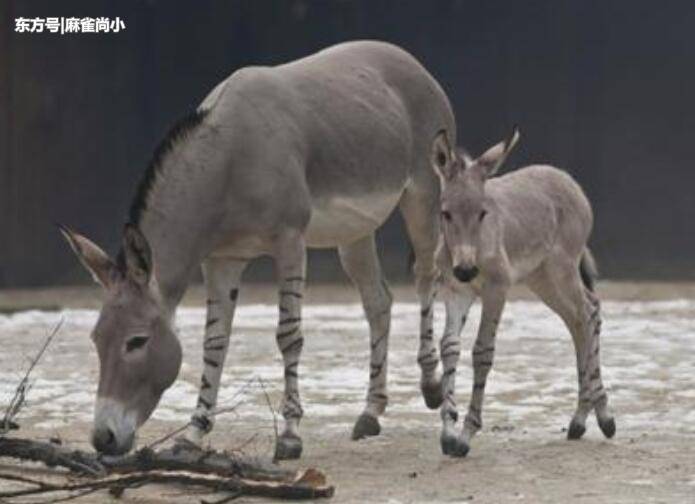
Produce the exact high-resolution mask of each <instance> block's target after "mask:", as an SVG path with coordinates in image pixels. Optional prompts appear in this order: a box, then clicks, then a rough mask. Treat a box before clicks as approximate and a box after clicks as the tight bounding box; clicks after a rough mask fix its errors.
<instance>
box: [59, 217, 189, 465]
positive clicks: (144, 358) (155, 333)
mask: <svg viewBox="0 0 695 504" xmlns="http://www.w3.org/2000/svg"><path fill="white" fill-rule="evenodd" d="M61 231H62V233H63V235H64V236H65V238H66V239H67V241H68V243H70V246H71V247H72V249H73V250H74V251H75V254H77V257H78V258H79V259H80V261H81V262H82V264H83V265H84V266H85V267H86V268H87V270H89V272H90V273H91V274H92V277H93V278H94V280H95V281H96V282H97V283H99V284H101V286H102V287H104V290H105V299H104V304H103V306H102V308H101V313H100V314H99V319H98V321H97V324H96V326H95V327H94V330H93V331H92V340H93V341H94V344H95V345H96V348H97V353H98V355H99V386H98V389H97V400H96V405H95V408H94V430H93V432H92V444H93V445H94V447H95V448H96V449H97V450H98V451H100V452H103V453H107V454H111V455H116V454H122V453H125V452H127V451H129V450H130V449H131V448H132V446H133V441H134V438H135V431H136V430H137V428H138V427H140V425H142V424H143V423H144V422H145V420H147V419H148V418H149V416H150V415H151V414H152V411H153V410H154V408H155V406H156V405H157V403H158V402H159V399H160V397H161V395H162V393H163V392H164V390H166V389H167V388H168V387H169V386H171V384H172V383H173V382H174V380H175V379H176V376H177V375H178V372H179V368H180V367H181V345H180V344H179V341H178V338H177V337H176V334H175V333H174V330H173V327H172V321H171V314H170V313H168V312H167V310H166V309H165V307H164V306H163V304H162V302H161V299H160V295H159V290H158V287H157V283H156V280H155V275H154V271H153V264H152V253H151V251H150V247H149V245H148V243H147V240H146V239H145V237H144V235H143V234H142V233H141V232H140V231H139V230H138V229H137V228H136V227H135V226H132V225H127V226H126V228H125V231H124V234H123V248H122V250H121V253H120V254H119V256H118V258H117V259H116V260H115V261H113V260H112V259H111V258H110V257H109V256H108V255H107V254H106V253H105V252H104V251H103V250H102V249H101V248H99V247H98V246H97V245H95V244H94V243H93V242H91V241H90V240H88V239H87V238H85V237H84V236H81V235H79V234H77V233H75V232H73V231H71V230H69V229H67V228H61Z"/></svg>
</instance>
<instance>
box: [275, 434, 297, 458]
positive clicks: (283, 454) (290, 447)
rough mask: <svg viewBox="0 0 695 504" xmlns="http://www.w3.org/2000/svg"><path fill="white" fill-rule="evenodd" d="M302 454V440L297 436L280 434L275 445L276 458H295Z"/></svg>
mask: <svg viewBox="0 0 695 504" xmlns="http://www.w3.org/2000/svg"><path fill="white" fill-rule="evenodd" d="M301 456H302V440H301V439H300V438H298V437H295V436H280V437H279V438H278V440H277V444H276V445H275V460H295V459H298V458H299V457H301Z"/></svg>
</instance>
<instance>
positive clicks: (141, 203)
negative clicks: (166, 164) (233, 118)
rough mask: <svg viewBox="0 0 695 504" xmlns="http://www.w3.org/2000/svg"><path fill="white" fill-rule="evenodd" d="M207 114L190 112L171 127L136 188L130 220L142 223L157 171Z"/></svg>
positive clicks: (136, 223) (198, 111) (205, 111)
mask: <svg viewBox="0 0 695 504" xmlns="http://www.w3.org/2000/svg"><path fill="white" fill-rule="evenodd" d="M207 114H208V111H207V110H201V109H197V110H194V111H192V112H189V113H188V114H187V115H186V116H184V117H182V118H181V119H179V120H178V121H177V122H176V123H175V124H174V126H172V127H171V129H170V130H169V132H168V133H167V134H166V136H165V137H164V138H163V139H162V141H161V142H160V143H159V145H158V146H157V148H156V149H155V150H154V153H153V154H152V159H151V160H150V163H149V165H148V166H147V169H146V170H145V172H144V173H143V175H142V178H141V179H140V183H139V184H138V187H137V189H136V190H135V196H134V198H133V201H132V203H131V204H130V210H129V211H128V222H130V223H131V224H135V225H136V226H137V225H139V224H140V219H141V217H142V213H143V211H144V210H145V209H146V208H147V196H148V194H149V193H150V191H151V190H152V187H153V186H154V183H155V181H156V180H157V173H158V172H159V170H160V168H161V166H162V160H163V159H164V157H165V156H166V155H167V154H168V153H169V152H170V151H171V149H172V148H173V147H174V145H176V143H177V142H178V141H179V140H181V139H182V138H183V137H184V136H186V135H187V134H188V133H190V132H191V131H192V130H193V129H195V128H196V127H197V126H198V125H199V124H200V123H201V122H203V119H205V116H207Z"/></svg>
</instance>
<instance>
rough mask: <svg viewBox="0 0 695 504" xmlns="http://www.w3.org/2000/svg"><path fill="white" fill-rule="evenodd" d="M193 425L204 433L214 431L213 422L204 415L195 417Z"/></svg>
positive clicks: (192, 420) (192, 421) (192, 419)
mask: <svg viewBox="0 0 695 504" xmlns="http://www.w3.org/2000/svg"><path fill="white" fill-rule="evenodd" d="M191 425H193V426H195V427H197V428H198V429H200V430H202V431H203V432H210V430H211V429H212V422H211V421H210V419H209V418H208V417H205V416H202V415H194V416H193V417H192V418H191Z"/></svg>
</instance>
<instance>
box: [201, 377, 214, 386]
mask: <svg viewBox="0 0 695 504" xmlns="http://www.w3.org/2000/svg"><path fill="white" fill-rule="evenodd" d="M209 388H212V385H211V384H210V382H209V381H208V379H207V377H206V376H205V375H203V377H202V378H201V379H200V390H205V389H209Z"/></svg>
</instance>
